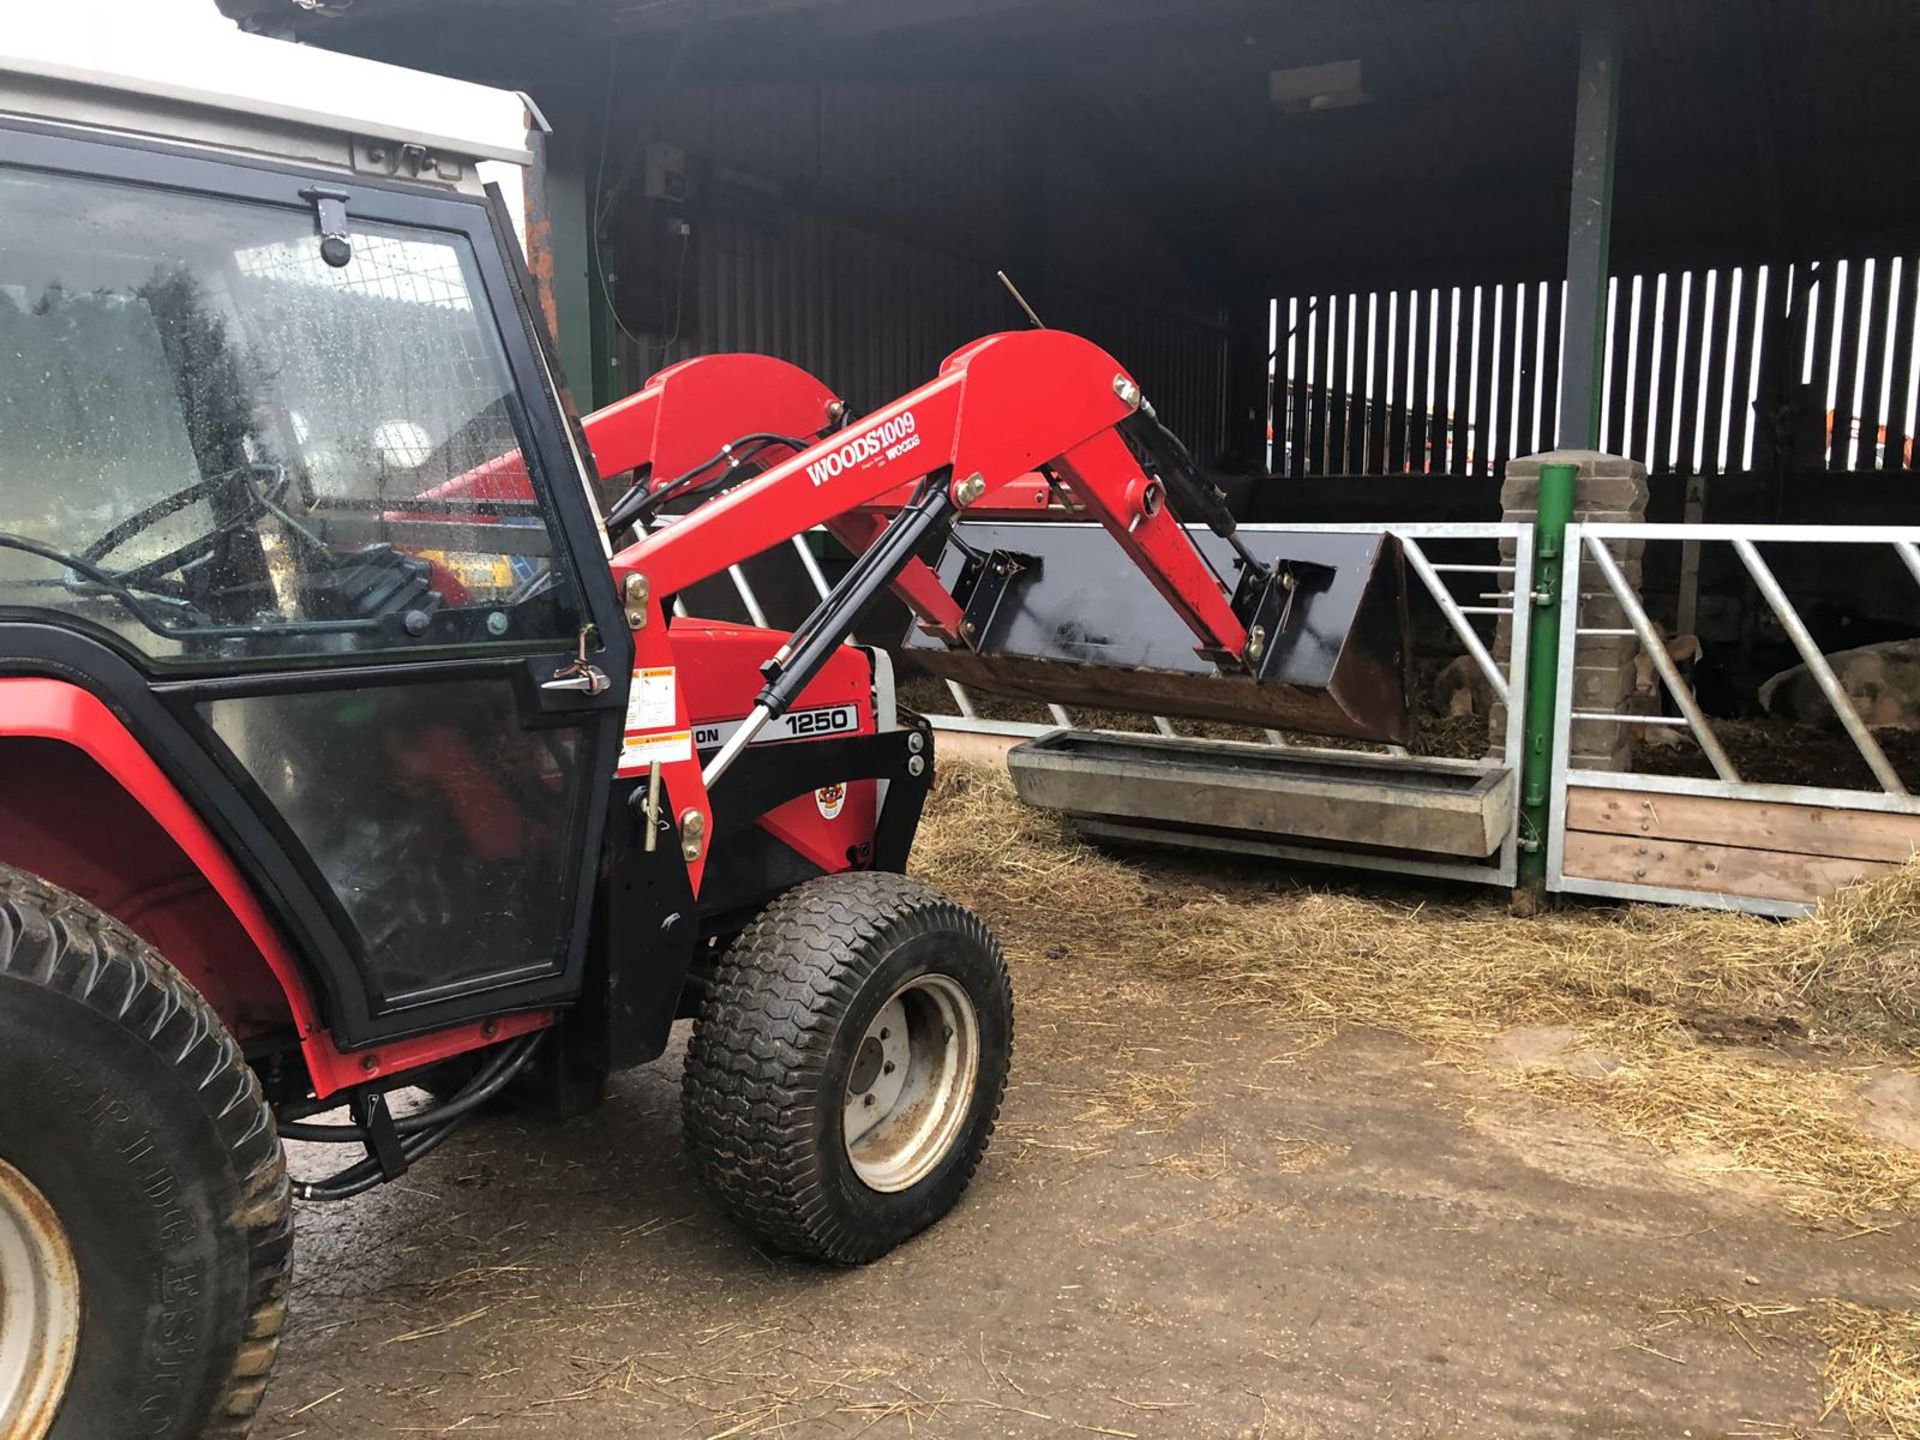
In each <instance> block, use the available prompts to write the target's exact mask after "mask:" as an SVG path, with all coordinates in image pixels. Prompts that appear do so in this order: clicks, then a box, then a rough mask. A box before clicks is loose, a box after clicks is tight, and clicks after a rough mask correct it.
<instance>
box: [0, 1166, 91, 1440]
mask: <svg viewBox="0 0 1920 1440" xmlns="http://www.w3.org/2000/svg"><path fill="white" fill-rule="evenodd" d="M79 1340H80V1269H79V1266H78V1265H76V1264H75V1263H74V1258H73V1247H72V1245H70V1244H69V1243H68V1241H67V1232H66V1230H65V1228H64V1227H63V1226H62V1225H61V1224H60V1217H59V1216H58V1215H56V1214H54V1213H53V1206H51V1205H49V1204H48V1203H47V1200H46V1197H45V1196H44V1195H42V1194H41V1193H40V1192H39V1191H38V1190H37V1189H35V1188H34V1186H33V1183H32V1182H31V1181H29V1180H28V1179H27V1177H26V1176H24V1175H22V1174H21V1173H20V1172H19V1171H18V1170H16V1169H14V1168H13V1166H11V1165H9V1164H7V1162H6V1161H4V1160H0V1435H5V1436H7V1437H9V1440H41V1437H43V1436H44V1435H45V1434H46V1433H47V1431H48V1430H49V1429H50V1428H52V1425H53V1417H54V1415H55V1413H56V1412H57V1411H58V1410H59V1409H60V1400H61V1397H62V1396H64V1395H65V1394H66V1390H67V1381H68V1378H69V1377H70V1376H71V1375H72V1373H73V1357H74V1351H75V1349H76V1348H77V1347H78V1344H79Z"/></svg>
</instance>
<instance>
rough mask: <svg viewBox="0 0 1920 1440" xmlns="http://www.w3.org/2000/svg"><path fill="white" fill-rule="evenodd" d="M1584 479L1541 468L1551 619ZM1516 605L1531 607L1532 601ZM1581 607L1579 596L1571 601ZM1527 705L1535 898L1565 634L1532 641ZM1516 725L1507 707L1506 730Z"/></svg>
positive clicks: (1527, 832) (1523, 878) (1545, 603)
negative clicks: (1578, 482)
mask: <svg viewBox="0 0 1920 1440" xmlns="http://www.w3.org/2000/svg"><path fill="white" fill-rule="evenodd" d="M1579 473H1580V471H1579V467H1578V466H1574V465H1542V466H1541V467H1540V495H1539V499H1538V501H1537V502H1536V504H1535V506H1534V510H1535V520H1534V527H1535V528H1534V533H1533V557H1534V567H1535V568H1534V572H1533V579H1534V585H1533V593H1534V594H1535V595H1538V596H1539V597H1540V598H1539V602H1538V603H1539V605H1540V607H1541V609H1543V610H1544V611H1546V612H1547V613H1548V614H1551V613H1553V609H1554V607H1555V606H1557V605H1558V604H1559V603H1560V576H1561V569H1562V565H1561V562H1562V561H1563V560H1564V559H1565V558H1566V543H1567V526H1568V525H1569V524H1571V523H1572V521H1573V483H1574V479H1575V477H1576V476H1578V475H1579ZM1519 588H1520V587H1519V586H1517V585H1516V586H1515V587H1514V589H1515V591H1516V595H1515V599H1516V600H1525V601H1528V602H1531V601H1532V599H1533V596H1532V595H1521V594H1519V593H1518V592H1519ZM1572 603H1574V604H1578V603H1579V598H1578V597H1577V596H1576V597H1575V598H1574V600H1573V601H1572ZM1528 648H1529V650H1530V652H1531V653H1530V654H1529V655H1528V656H1527V696H1526V698H1527V704H1526V709H1525V711H1523V712H1522V714H1521V716H1520V724H1521V726H1522V728H1523V731H1524V734H1523V736H1522V739H1521V749H1520V840H1519V845H1520V854H1519V857H1518V858H1519V863H1518V867H1517V869H1518V874H1517V879H1518V880H1519V882H1520V883H1521V885H1522V886H1524V887H1525V888H1526V889H1528V890H1531V891H1534V892H1536V893H1538V892H1541V891H1544V890H1545V889H1546V888H1547V831H1548V827H1549V825H1550V823H1551V815H1550V812H1549V807H1550V802H1551V799H1552V786H1551V774H1552V764H1551V761H1552V746H1553V734H1554V723H1553V719H1554V716H1553V702H1554V676H1555V675H1556V674H1557V673H1558V670H1559V666H1558V664H1557V663H1556V662H1557V661H1558V660H1559V658H1560V632H1559V631H1558V630H1557V629H1555V628H1554V627H1553V626H1551V625H1541V626H1538V627H1536V628H1535V629H1534V631H1533V634H1532V635H1531V636H1530V637H1529V645H1528ZM1513 723H1514V714H1513V706H1512V705H1511V704H1509V705H1508V706H1507V724H1509V725H1512V724H1513Z"/></svg>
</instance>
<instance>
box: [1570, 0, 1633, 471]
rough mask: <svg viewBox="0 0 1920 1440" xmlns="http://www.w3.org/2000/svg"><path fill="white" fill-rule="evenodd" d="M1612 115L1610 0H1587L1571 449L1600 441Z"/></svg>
mask: <svg viewBox="0 0 1920 1440" xmlns="http://www.w3.org/2000/svg"><path fill="white" fill-rule="evenodd" d="M1619 113H1620V30H1619V17H1618V14H1617V12H1616V10H1615V7H1614V4H1613V3H1612V0H1589V3H1588V4H1587V5H1586V6H1585V7H1584V8H1583V10H1582V19H1581V26H1580V76H1579V82H1578V90H1577V98H1576V100H1575V102H1574V112H1573V196H1572V202H1571V204H1570V205H1569V207H1568V214H1567V308H1566V326H1567V342H1566V354H1565V356H1564V357H1563V358H1562V360H1561V366H1560V444H1561V445H1563V446H1564V447H1566V448H1567V449H1570V450H1591V449H1592V448H1593V447H1594V446H1595V445H1597V444H1598V443H1599V439H1600V393H1601V392H1600V381H1601V376H1602V374H1603V373H1604V372H1603V359H1602V357H1603V347H1604V346H1605V344H1606V329H1607V241H1608V233H1609V231H1610V230H1611V229H1612V223H1613V140H1614V131H1615V128H1616V122H1617V121H1618V118H1619Z"/></svg>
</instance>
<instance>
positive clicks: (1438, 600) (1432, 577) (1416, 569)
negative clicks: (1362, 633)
mask: <svg viewBox="0 0 1920 1440" xmlns="http://www.w3.org/2000/svg"><path fill="white" fill-rule="evenodd" d="M1569 503H1571V502H1569ZM1400 548H1401V550H1402V551H1403V552H1404V553H1405V555H1406V557H1407V563H1408V564H1410V565H1412V566H1413V573H1414V574H1416V575H1418V576H1419V577H1420V580H1421V583H1422V584H1424V585H1425V586H1426V587H1427V593H1428V594H1430V595H1432V596H1433V603H1434V604H1436V605H1438V606H1439V607H1440V613H1441V614H1443V615H1445V616H1446V617H1447V623H1448V624H1449V625H1451V626H1452V627H1453V633H1454V634H1455V635H1457V636H1459V637H1460V643H1461V644H1462V645H1465V646H1466V647H1467V653H1468V654H1469V655H1471V656H1473V663H1474V664H1476V665H1478V666H1479V667H1480V673H1481V674H1482V675H1484V676H1485V677H1486V679H1487V684H1489V685H1490V686H1492V687H1493V693H1494V694H1495V696H1497V697H1498V698H1499V701H1500V703H1501V704H1502V705H1510V704H1511V703H1512V697H1511V696H1509V695H1508V694H1507V677H1506V676H1504V675H1502V674H1501V673H1500V667H1499V666H1498V665H1496V664H1494V663H1493V656H1491V655H1490V654H1488V653H1487V647H1486V646H1485V645H1483V644H1482V643H1481V641H1480V637H1479V636H1478V635H1476V634H1475V633H1474V630H1473V622H1472V621H1471V620H1469V619H1467V617H1466V615H1465V613H1464V612H1463V611H1462V610H1461V609H1460V603H1459V602H1458V601H1457V600H1455V599H1454V598H1453V594H1452V592H1451V591H1449V590H1448V589H1447V582H1446V581H1444V580H1442V579H1441V578H1440V576H1439V573H1438V572H1437V571H1435V570H1434V568H1433V562H1432V561H1431V560H1429V559H1427V556H1426V552H1425V551H1423V550H1422V549H1421V548H1420V547H1419V545H1417V544H1416V543H1414V542H1413V541H1412V540H1409V539H1408V538H1407V537H1406V536H1404V535H1403V536H1401V537H1400Z"/></svg>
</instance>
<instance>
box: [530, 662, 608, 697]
mask: <svg viewBox="0 0 1920 1440" xmlns="http://www.w3.org/2000/svg"><path fill="white" fill-rule="evenodd" d="M611 684H612V682H611V681H610V680H608V679H607V672H606V671H604V670H602V669H601V668H600V667H599V666H598V665H584V664H581V663H580V662H579V661H577V660H576V661H574V662H573V663H571V664H569V665H568V666H567V667H566V668H565V669H563V670H558V671H555V672H554V676H553V678H552V679H551V680H544V681H542V682H541V684H540V688H541V689H542V690H578V691H579V692H580V693H581V694H583V695H604V694H605V693H606V691H607V689H608V687H609V686H610V685H611Z"/></svg>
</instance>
